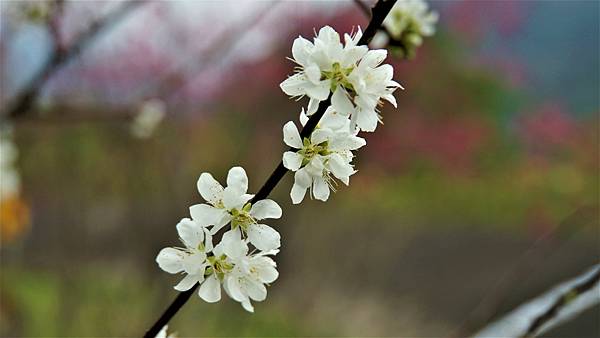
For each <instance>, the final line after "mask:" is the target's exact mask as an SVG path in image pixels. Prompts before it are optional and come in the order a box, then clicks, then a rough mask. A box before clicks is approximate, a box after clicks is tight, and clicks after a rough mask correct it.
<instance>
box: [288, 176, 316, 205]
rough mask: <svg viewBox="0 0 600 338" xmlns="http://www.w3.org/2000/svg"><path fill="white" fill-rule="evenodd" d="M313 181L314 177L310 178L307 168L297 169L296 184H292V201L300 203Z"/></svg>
mask: <svg viewBox="0 0 600 338" xmlns="http://www.w3.org/2000/svg"><path fill="white" fill-rule="evenodd" d="M311 183H312V179H311V178H310V175H309V174H308V172H307V171H306V169H304V168H303V169H300V170H298V171H296V174H295V175H294V185H293V186H292V191H291V192H290V197H291V198H292V203H294V204H298V203H300V202H302V200H303V199H304V195H306V189H308V187H310V185H311Z"/></svg>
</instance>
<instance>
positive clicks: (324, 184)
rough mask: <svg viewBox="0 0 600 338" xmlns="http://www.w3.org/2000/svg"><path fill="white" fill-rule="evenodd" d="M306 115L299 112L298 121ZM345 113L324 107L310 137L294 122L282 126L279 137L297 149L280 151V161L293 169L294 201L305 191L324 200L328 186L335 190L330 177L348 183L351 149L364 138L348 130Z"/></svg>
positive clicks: (303, 194)
mask: <svg viewBox="0 0 600 338" xmlns="http://www.w3.org/2000/svg"><path fill="white" fill-rule="evenodd" d="M306 120H307V117H306V116H305V115H304V112H302V114H301V116H300V121H301V123H302V124H305V123H306ZM350 123H351V122H350V120H349V119H348V117H345V116H343V115H340V114H338V113H337V112H335V111H334V110H333V108H332V107H330V108H328V109H327V111H326V112H325V114H324V115H323V118H322V119H321V121H320V123H319V125H318V126H317V128H316V129H315V131H314V132H313V133H312V134H311V136H310V137H306V138H304V139H302V138H301V137H300V133H299V132H298V129H297V128H296V125H295V124H294V122H292V121H289V122H288V123H286V124H285V125H284V126H283V141H284V142H285V144H287V145H288V146H290V147H292V148H294V149H297V150H296V151H286V152H285V153H284V154H283V165H284V166H285V167H286V168H287V169H289V170H291V171H295V172H296V173H295V175H294V185H293V187H292V190H291V193H290V196H291V198H292V202H293V203H294V204H298V203H300V202H302V200H303V199H304V196H305V195H306V191H307V190H310V193H311V196H313V197H314V198H316V199H318V200H321V201H327V199H328V198H329V193H330V190H334V191H335V184H336V183H335V181H334V177H335V178H337V179H339V180H340V181H342V182H343V183H344V184H346V185H348V184H349V183H350V176H351V175H353V174H354V173H355V172H356V171H355V170H354V167H353V166H352V164H350V163H351V162H352V159H353V158H354V155H353V154H352V150H356V149H359V148H360V147H362V146H364V145H365V144H366V141H365V140H364V139H363V138H361V137H358V136H356V134H357V133H358V130H356V129H354V131H351V130H352V129H351V128H350Z"/></svg>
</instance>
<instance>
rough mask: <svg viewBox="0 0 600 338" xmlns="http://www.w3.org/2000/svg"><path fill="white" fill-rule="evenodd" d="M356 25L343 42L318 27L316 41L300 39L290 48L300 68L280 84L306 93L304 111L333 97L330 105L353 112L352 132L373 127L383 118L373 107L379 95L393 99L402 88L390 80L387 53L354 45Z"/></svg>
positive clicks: (290, 92) (329, 30) (292, 92)
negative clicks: (392, 95) (384, 63)
mask: <svg viewBox="0 0 600 338" xmlns="http://www.w3.org/2000/svg"><path fill="white" fill-rule="evenodd" d="M361 36H362V32H361V31H360V29H359V30H358V32H357V33H356V34H355V35H354V37H352V36H350V35H348V34H346V35H345V37H344V40H345V41H344V42H345V44H342V43H341V41H340V37H339V34H338V33H337V32H336V31H335V30H333V28H331V27H329V26H326V27H323V28H321V30H320V31H319V34H318V36H317V37H315V39H314V43H311V42H310V41H308V40H306V39H304V38H302V37H298V38H297V39H296V40H295V41H294V45H293V46H292V54H293V56H294V61H295V62H296V63H298V65H299V67H298V72H297V73H296V74H295V75H292V76H291V77H289V78H288V79H286V80H285V81H283V82H282V83H281V88H282V90H283V91H284V92H285V93H286V94H288V95H291V96H298V97H302V96H304V95H307V96H309V97H310V101H309V104H308V109H307V114H308V115H311V114H313V113H314V112H315V111H316V110H317V107H318V104H319V103H320V101H323V100H325V99H326V98H327V97H328V96H329V92H331V93H332V95H331V106H332V107H333V109H334V111H336V112H338V113H339V114H341V115H346V116H352V124H351V127H352V130H354V127H356V126H358V128H359V129H360V130H363V131H374V130H375V128H376V127H377V122H379V121H381V118H380V117H379V115H378V112H377V110H376V106H377V105H378V104H379V103H380V100H381V99H384V100H387V101H390V102H393V103H394V104H395V100H394V99H393V97H392V98H391V99H390V97H391V94H392V93H393V92H394V90H396V88H398V87H400V85H399V84H398V83H396V82H395V81H392V76H393V68H392V67H391V66H390V65H381V63H382V62H383V60H384V59H385V57H386V56H387V53H386V51H385V50H372V51H369V49H368V48H367V47H366V46H358V45H357V43H358V41H359V40H360V37H361Z"/></svg>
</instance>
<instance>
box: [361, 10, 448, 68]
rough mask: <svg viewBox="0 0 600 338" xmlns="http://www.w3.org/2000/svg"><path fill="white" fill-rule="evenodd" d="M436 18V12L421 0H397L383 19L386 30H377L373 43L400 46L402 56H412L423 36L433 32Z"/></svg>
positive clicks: (420, 43) (430, 34)
mask: <svg viewBox="0 0 600 338" xmlns="http://www.w3.org/2000/svg"><path fill="white" fill-rule="evenodd" d="M438 19H439V15H438V13H437V12H434V11H430V10H429V5H428V4H427V2H425V1H423V0H398V1H397V2H396V4H395V5H394V7H392V10H391V12H390V13H389V14H388V16H387V17H386V18H385V20H384V21H383V26H384V27H385V29H386V32H385V33H384V32H382V31H380V32H378V33H377V35H375V37H374V38H373V45H374V46H384V45H387V44H388V43H389V44H390V47H392V48H393V47H400V48H399V52H400V53H401V54H402V56H403V57H406V58H412V57H414V55H415V53H416V49H417V48H418V47H419V46H421V45H422V44H423V38H424V37H428V36H433V34H435V25H436V23H437V22H438ZM388 34H389V36H388ZM390 39H391V41H390ZM395 50H396V49H395Z"/></svg>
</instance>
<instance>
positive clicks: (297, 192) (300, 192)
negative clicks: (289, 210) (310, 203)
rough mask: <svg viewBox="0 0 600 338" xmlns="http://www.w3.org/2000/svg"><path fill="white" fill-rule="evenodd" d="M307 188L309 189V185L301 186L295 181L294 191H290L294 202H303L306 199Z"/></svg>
mask: <svg viewBox="0 0 600 338" xmlns="http://www.w3.org/2000/svg"><path fill="white" fill-rule="evenodd" d="M306 189H308V187H301V186H300V185H298V184H296V183H294V185H293V186H292V191H290V197H291V198H292V203H294V204H299V203H300V202H302V200H304V196H305V195H306Z"/></svg>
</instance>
